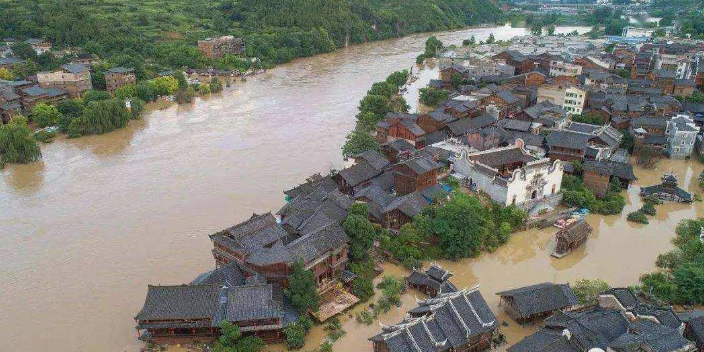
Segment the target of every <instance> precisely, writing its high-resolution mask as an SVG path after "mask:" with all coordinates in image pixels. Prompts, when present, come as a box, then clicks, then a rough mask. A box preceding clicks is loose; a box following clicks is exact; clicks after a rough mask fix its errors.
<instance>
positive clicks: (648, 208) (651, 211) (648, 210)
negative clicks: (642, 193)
mask: <svg viewBox="0 0 704 352" xmlns="http://www.w3.org/2000/svg"><path fill="white" fill-rule="evenodd" d="M639 211H640V212H641V213H643V214H646V215H651V216H652V215H655V214H657V213H658V211H657V209H655V206H654V205H653V203H650V202H645V204H643V206H642V207H641V208H640V210H639Z"/></svg>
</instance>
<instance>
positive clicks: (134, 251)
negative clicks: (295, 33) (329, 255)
mask: <svg viewBox="0 0 704 352" xmlns="http://www.w3.org/2000/svg"><path fill="white" fill-rule="evenodd" d="M574 29H579V30H580V31H586V30H588V28H584V27H581V28H576V27H562V28H558V30H557V31H558V33H568V32H571V31H573V30H574ZM492 32H493V33H494V36H495V37H496V39H510V38H512V37H514V36H516V35H524V34H527V30H525V29H522V28H509V27H497V28H476V29H466V30H460V31H454V32H446V33H437V34H436V35H437V37H438V38H439V39H440V40H442V41H443V42H445V43H446V44H458V45H459V44H460V43H461V42H462V40H463V39H467V38H469V37H470V36H472V35H474V36H476V38H477V40H485V39H486V38H487V37H488V35H489V33H492ZM427 37H428V35H427V34H425V35H414V36H409V37H405V38H401V39H394V40H387V41H382V42H375V43H369V44H364V45H358V46H353V47H349V48H346V49H343V50H339V51H337V52H334V53H331V54H325V55H320V56H316V57H312V58H306V59H301V60H296V61H295V62H292V63H290V64H286V65H282V66H280V67H277V68H275V69H273V70H270V71H268V72H267V73H265V74H262V75H259V76H256V77H254V78H250V79H249V80H248V82H246V83H244V84H237V85H235V86H233V87H232V88H231V89H228V90H227V91H226V92H224V93H222V94H221V95H218V96H213V97H210V98H205V99H198V100H197V102H196V103H195V104H193V105H192V106H169V107H166V108H164V109H161V110H155V111H153V112H151V113H149V114H148V115H147V116H146V117H145V118H144V119H143V120H141V121H134V122H131V123H130V125H129V126H128V127H127V128H125V129H122V130H119V131H116V132H113V133H109V134H106V135H102V136H90V137H83V138H79V139H71V140H67V139H61V138H60V139H58V140H56V141H55V142H53V143H52V144H49V145H45V146H43V147H42V152H43V155H44V158H43V160H42V161H41V162H37V163H33V164H30V165H9V166H7V167H5V169H4V170H2V171H0V204H2V211H0V282H2V285H0V340H1V341H2V346H3V347H2V348H0V350H8V351H22V352H39V351H46V350H47V349H49V350H51V351H52V352H102V351H106V352H116V351H118V352H119V351H136V350H138V348H139V347H140V346H141V344H140V343H139V341H137V340H136V337H135V330H134V321H133V316H134V315H135V314H136V313H137V312H138V311H139V309H140V308H141V305H142V303H143V300H144V296H145V293H146V289H147V284H148V283H151V284H174V283H183V282H188V281H190V280H191V279H192V278H193V277H195V276H196V275H197V274H199V273H201V272H203V271H206V270H210V269H212V268H213V266H214V262H213V259H212V257H211V255H210V249H211V244H210V242H209V240H208V238H207V235H208V234H210V233H213V232H215V231H218V230H221V229H223V228H225V227H227V226H231V225H233V224H235V223H238V222H240V221H242V220H244V219H245V218H247V217H248V216H250V215H251V213H252V212H264V211H268V210H276V209H277V208H279V207H280V206H281V205H283V203H284V197H283V194H282V191H283V190H285V189H287V188H289V187H291V186H293V185H295V184H297V183H300V182H301V181H303V180H304V178H305V177H306V176H307V175H310V174H311V173H314V172H320V171H323V172H326V171H328V170H330V169H331V168H336V167H337V168H339V167H340V166H341V165H342V158H341V156H340V148H341V146H342V144H343V143H344V137H345V135H346V134H347V132H348V131H350V130H351V129H352V128H353V126H354V115H355V113H356V108H357V104H358V102H359V100H360V99H361V97H362V96H364V94H365V93H366V91H367V90H368V89H369V87H370V86H371V84H372V83H373V82H376V81H379V80H381V79H383V78H385V77H386V76H387V75H388V74H389V73H391V72H392V71H396V70H399V69H404V68H405V69H407V68H410V66H411V63H413V62H414V61H415V57H416V56H417V55H418V54H419V53H420V52H421V51H422V50H423V46H424V42H425V39H426V38H427ZM433 75H435V77H436V76H437V72H436V71H432V70H431V71H427V70H426V71H423V72H422V73H421V79H419V80H418V81H417V82H416V85H421V84H423V82H427V80H428V79H430V78H431V77H433ZM416 88H417V87H416ZM413 94H415V93H414V91H413V89H411V92H410V93H409V99H412V98H413V97H415V96H417V95H415V96H414V95H413ZM680 166H681V165H680ZM681 167H684V166H681ZM687 167H688V168H689V169H688V170H689V171H688V172H698V171H699V170H692V169H693V168H696V166H687ZM653 177H655V176H653ZM692 213H693V210H691V209H689V210H687V209H680V210H677V211H675V212H673V213H671V214H670V215H658V216H666V218H664V219H663V220H662V223H661V224H655V225H650V227H647V228H646V230H645V231H637V233H636V234H635V236H636V237H628V234H633V233H634V232H636V231H635V230H634V228H633V227H632V226H631V225H628V224H625V222H623V221H622V219H620V218H605V219H602V218H597V217H595V218H593V219H592V220H591V221H594V222H595V226H596V227H597V228H598V230H597V233H596V235H595V238H596V239H595V240H593V241H591V242H590V243H589V245H588V246H587V248H586V249H585V250H584V252H578V253H575V254H574V255H573V256H572V257H568V258H565V259H563V260H562V261H560V262H553V261H551V260H550V259H549V258H548V257H547V256H546V255H545V253H543V252H544V250H543V249H541V247H540V246H542V245H544V242H545V241H546V240H547V238H548V237H549V235H550V234H549V232H545V233H542V232H540V233H538V232H528V233H525V234H521V235H518V236H515V238H514V239H513V240H512V241H511V243H510V244H509V245H508V246H506V247H504V248H502V249H500V250H499V251H497V252H496V253H493V254H491V255H485V256H482V257H480V258H477V259H472V260H469V261H463V262H459V263H452V264H448V266H451V267H452V269H453V270H455V273H456V278H455V281H456V283H457V284H458V285H465V284H472V283H474V282H481V283H482V287H484V289H483V291H486V292H485V295H486V296H487V298H489V299H490V300H492V302H493V296H492V292H494V291H497V290H498V289H499V288H505V287H504V286H506V285H508V284H509V283H510V284H515V285H520V284H524V283H528V282H530V281H532V280H535V279H541V278H542V279H544V280H548V279H559V280H569V279H572V278H577V277H582V276H597V275H598V274H603V275H604V276H606V278H607V279H609V278H612V279H614V281H615V283H621V282H623V283H626V282H627V283H632V282H635V280H636V279H637V276H638V274H639V273H640V272H641V271H642V270H644V269H648V268H651V267H652V262H653V261H654V258H655V254H656V253H658V252H660V251H661V250H663V249H664V248H666V247H667V236H669V235H670V233H671V231H665V230H666V229H672V228H674V226H675V224H676V222H677V220H678V219H679V218H682V217H688V216H691V215H693V214H692ZM678 214H679V215H678ZM656 229H657V230H658V231H660V233H659V234H657V235H656V234H655V233H653V234H652V235H651V236H648V234H649V233H650V232H655V231H656ZM649 231H650V232H649ZM612 234H613V235H614V236H615V238H617V239H620V240H619V241H620V242H614V241H615V240H613V239H611V235H612ZM639 241H646V242H643V244H642V245H641V244H639V243H640V242H639ZM647 241H652V242H655V243H656V244H657V245H650V244H649V243H650V242H647ZM636 246H637V247H636ZM601 247H604V249H602V248H601ZM635 248H638V249H639V250H638V251H635V250H631V249H635ZM626 249H628V250H626ZM606 251H608V252H606ZM580 253H581V254H580ZM587 253H588V254H589V256H587V257H586V258H585V257H584V256H585V255H586V254H587ZM596 253H602V254H596ZM629 253H630V254H629ZM607 254H609V255H614V256H613V257H609V256H607ZM626 256H629V258H630V260H628V261H626V260H625V259H624V258H625V257H626ZM631 257H632V258H631ZM608 258H610V260H611V261H610V262H609V261H608V260H607V259H608ZM529 272H530V274H529ZM558 273H559V274H560V275H558ZM564 273H572V274H569V275H568V274H564ZM406 299H407V301H409V299H410V298H409V297H406ZM404 309H405V307H404ZM393 314H396V315H397V316H395V317H391V315H392V314H390V315H389V317H388V321H386V322H391V321H394V320H397V319H395V318H398V316H400V314H401V311H400V310H399V311H398V312H396V313H393ZM391 318H394V319H391ZM384 320H387V318H386V317H385V318H384ZM346 327H347V328H348V331H350V330H351V329H350V327H349V326H346ZM377 327H378V326H377ZM365 329H372V327H369V328H367V327H364V328H357V332H358V333H359V334H357V335H355V334H352V333H348V336H347V337H345V339H344V340H343V341H342V343H340V344H338V345H336V349H337V350H340V351H355V352H356V351H359V350H358V349H355V348H347V347H346V346H347V345H348V344H349V346H356V345H357V346H359V347H362V345H364V347H365V348H366V347H367V345H365V344H366V338H367V337H369V336H371V331H366V330H365ZM367 332H368V333H367ZM352 339H354V340H352ZM311 340H312V341H315V333H314V334H313V338H312V339H311ZM319 341H320V340H319V339H318V342H319Z"/></svg>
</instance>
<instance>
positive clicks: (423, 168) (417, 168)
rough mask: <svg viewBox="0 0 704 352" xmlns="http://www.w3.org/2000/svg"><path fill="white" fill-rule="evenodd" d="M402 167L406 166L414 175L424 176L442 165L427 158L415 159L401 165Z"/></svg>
mask: <svg viewBox="0 0 704 352" xmlns="http://www.w3.org/2000/svg"><path fill="white" fill-rule="evenodd" d="M401 164H402V165H406V166H408V168H410V169H411V170H413V172H415V173H416V174H419V175H421V174H425V173H427V172H430V171H433V170H437V169H441V168H442V165H440V164H438V163H437V162H436V161H435V160H433V159H431V158H427V157H416V158H412V159H409V160H406V161H403V162H402V163H401Z"/></svg>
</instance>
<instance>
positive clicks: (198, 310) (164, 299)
mask: <svg viewBox="0 0 704 352" xmlns="http://www.w3.org/2000/svg"><path fill="white" fill-rule="evenodd" d="M217 301H218V288H217V287H216V286H212V285H193V286H189V285H178V286H151V285H150V286H149V289H148V291H147V298H146V301H145V302H144V307H142V310H141V311H140V312H139V313H138V314H137V316H136V317H135V319H137V320H178V319H184V320H188V319H211V318H212V315H213V313H214V312H215V309H216V307H217Z"/></svg>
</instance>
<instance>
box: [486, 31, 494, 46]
mask: <svg viewBox="0 0 704 352" xmlns="http://www.w3.org/2000/svg"><path fill="white" fill-rule="evenodd" d="M486 43H487V44H494V43H496V38H494V33H493V32H492V33H489V37H488V38H486Z"/></svg>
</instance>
